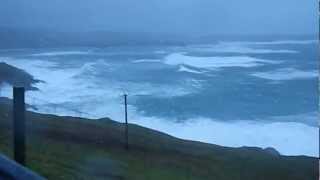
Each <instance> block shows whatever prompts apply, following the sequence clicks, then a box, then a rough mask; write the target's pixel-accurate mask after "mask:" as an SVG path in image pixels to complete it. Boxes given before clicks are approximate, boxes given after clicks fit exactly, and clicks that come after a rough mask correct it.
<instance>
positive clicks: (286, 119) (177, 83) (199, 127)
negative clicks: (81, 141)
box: [0, 39, 319, 156]
mask: <svg viewBox="0 0 320 180" xmlns="http://www.w3.org/2000/svg"><path fill="white" fill-rule="evenodd" d="M0 55H1V57H0V61H1V62H6V63H8V64H10V65H13V66H16V67H19V68H21V69H24V70H25V71H27V72H28V73H30V74H31V75H33V76H34V77H35V78H36V79H40V80H43V81H44V83H38V84H36V85H35V86H36V87H37V88H39V91H28V92H27V96H26V101H27V103H29V104H32V105H34V106H35V108H34V109H30V110H33V111H37V112H41V113H52V114H58V115H71V116H81V117H88V118H102V117H110V118H112V119H114V120H117V121H123V118H124V117H123V116H124V114H123V97H122V95H123V93H124V92H127V93H128V94H129V97H128V98H129V122H131V123H136V124H139V125H143V126H146V127H149V128H152V129H156V130H160V131H163V132H166V133H168V134H170V135H173V136H176V137H179V138H183V139H190V140H196V141H202V142H208V143H214V144H219V145H224V146H231V147H240V146H259V147H264V148H265V147H274V148H276V149H277V150H278V151H280V153H282V154H284V155H308V156H318V146H319V143H318V129H317V118H318V113H317V102H318V101H317V100H318V95H317V88H318V87H317V75H318V74H317V72H318V69H317V67H318V64H317V57H318V53H317V43H316V41H314V40H310V39H299V40H297V39H287V40H273V41H253V40H251V39H247V40H246V41H237V40H235V41H227V42H226V41H220V42H212V43H209V44H208V43H205V44H188V45H185V46H169V45H167V46H156V45H154V46H119V47H113V46H110V47H104V48H102V47H101V48H85V47H78V48H55V49H53V48H43V49H21V50H1V51H0ZM0 95H1V96H6V97H11V88H10V87H9V85H2V88H1V94H0Z"/></svg>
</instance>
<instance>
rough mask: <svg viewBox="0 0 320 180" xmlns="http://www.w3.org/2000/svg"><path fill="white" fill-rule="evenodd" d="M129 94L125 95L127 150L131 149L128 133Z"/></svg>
mask: <svg viewBox="0 0 320 180" xmlns="http://www.w3.org/2000/svg"><path fill="white" fill-rule="evenodd" d="M127 96H128V95H127V94H125V95H124V107H125V108H124V109H125V111H124V112H125V122H126V124H125V128H126V129H125V138H126V150H128V149H129V134H128V104H127Z"/></svg>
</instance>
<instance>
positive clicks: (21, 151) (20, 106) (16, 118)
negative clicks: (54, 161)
mask: <svg viewBox="0 0 320 180" xmlns="http://www.w3.org/2000/svg"><path fill="white" fill-rule="evenodd" d="M24 94H25V89H24V88H23V87H14V88H13V131H14V143H13V146H14V147H13V148H14V160H15V161H16V162H18V163H19V164H21V165H25V161H26V134H25V133H26V122H25V98H24Z"/></svg>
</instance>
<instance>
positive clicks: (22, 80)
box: [0, 62, 41, 90]
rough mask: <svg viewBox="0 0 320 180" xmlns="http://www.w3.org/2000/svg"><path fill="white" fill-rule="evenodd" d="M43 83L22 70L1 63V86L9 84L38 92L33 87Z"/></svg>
mask: <svg viewBox="0 0 320 180" xmlns="http://www.w3.org/2000/svg"><path fill="white" fill-rule="evenodd" d="M39 82H41V81H39V80H36V79H34V77H33V76H32V75H30V74H28V73H27V72H25V71H24V70H22V69H19V68H17V67H14V66H11V65H9V64H6V63H4V62H0V84H2V83H8V84H10V85H12V86H20V87H21V86H22V87H25V88H26V90H38V89H37V88H36V87H33V84H35V83H39Z"/></svg>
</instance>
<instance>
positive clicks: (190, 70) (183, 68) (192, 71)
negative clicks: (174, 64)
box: [178, 65, 205, 74]
mask: <svg viewBox="0 0 320 180" xmlns="http://www.w3.org/2000/svg"><path fill="white" fill-rule="evenodd" d="M178 71H179V72H188V73H194V74H203V73H205V72H204V71H198V70H194V69H190V68H188V67H186V66H183V65H181V66H179V69H178Z"/></svg>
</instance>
